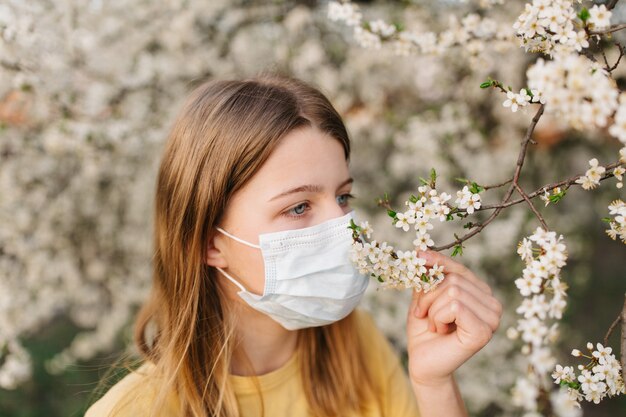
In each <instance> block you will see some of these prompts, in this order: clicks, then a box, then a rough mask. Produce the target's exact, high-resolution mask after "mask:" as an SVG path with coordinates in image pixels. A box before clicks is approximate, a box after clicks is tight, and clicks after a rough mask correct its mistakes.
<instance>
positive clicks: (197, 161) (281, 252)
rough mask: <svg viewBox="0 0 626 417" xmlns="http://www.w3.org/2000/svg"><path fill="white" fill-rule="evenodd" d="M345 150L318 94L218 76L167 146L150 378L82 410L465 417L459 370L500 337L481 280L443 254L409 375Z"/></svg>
mask: <svg viewBox="0 0 626 417" xmlns="http://www.w3.org/2000/svg"><path fill="white" fill-rule="evenodd" d="M349 156H350V141H349V138H348V133H347V132H346V128H345V126H344V124H343V122H342V120H341V117H340V116H339V114H338V113H337V112H336V110H335V109H334V108H333V106H332V105H331V103H330V102H329V101H328V99H327V98H326V97H325V96H324V95H323V94H322V93H321V92H320V91H319V90H317V89H316V88H314V87H313V86H311V85H309V84H306V83H304V82H302V81H300V80H297V79H293V78H290V77H288V76H284V75H279V74H272V73H265V74H262V75H259V76H256V77H253V78H250V79H246V80H212V81H208V82H205V83H203V84H201V85H200V86H198V87H197V88H196V89H195V90H194V91H193V92H192V93H191V94H190V96H189V98H188V100H187V101H186V103H185V104H184V106H183V108H182V111H181V112H180V114H179V116H178V118H177V119H176V121H175V123H174V125H173V127H172V129H171V132H170V134H169V137H168V139H167V143H166V147H165V150H164V155H163V158H162V161H161V165H160V170H159V173H158V179H157V186H156V199H155V219H154V220H155V222H154V226H155V230H154V232H155V240H154V257H153V264H154V276H153V288H152V293H151V296H150V298H149V300H148V301H147V302H146V304H145V305H144V306H143V308H142V310H141V311H140V313H139V315H138V318H137V322H136V328H135V342H136V346H137V347H138V349H139V351H140V353H141V356H142V365H141V366H140V367H139V369H136V370H135V371H134V372H131V373H130V374H128V375H127V376H125V377H124V378H123V379H122V380H121V381H119V382H118V383H117V384H115V385H114V386H113V387H112V388H110V389H109V390H108V392H107V393H106V394H105V395H104V396H103V397H102V398H101V399H100V400H98V401H97V402H96V403H94V404H93V405H92V406H91V407H90V408H89V410H88V411H87V414H86V416H87V417H104V416H108V415H112V416H135V417H137V416H198V417H205V416H229V417H230V416H242V417H248V416H262V415H264V416H267V417H292V416H318V417H331V416H342V417H344V416H346V417H350V416H367V417H374V416H389V417H409V416H411V417H413V416H415V417H416V416H423V417H427V416H448V417H454V416H466V415H467V412H466V410H465V408H464V405H463V401H462V399H461V395H460V393H459V390H458V387H457V385H456V382H455V380H454V376H453V372H454V370H455V369H457V368H458V367H459V366H460V365H461V364H462V363H463V362H465V361H466V360H467V359H468V358H470V357H471V356H472V355H473V354H474V353H476V352H477V351H478V350H480V349H481V348H482V347H483V346H484V345H485V344H486V343H487V342H488V341H489V340H490V338H491V336H492V334H493V332H494V331H495V330H496V329H497V328H498V326H499V321H500V316H501V312H502V307H501V304H500V303H499V302H498V300H496V299H495V298H494V297H493V295H492V292H491V290H490V288H489V286H488V285H487V284H485V283H484V282H483V281H482V280H481V279H479V278H478V277H477V276H476V275H475V274H474V273H472V271H470V270H468V269H467V268H466V267H464V266H463V265H461V264H460V263H458V262H456V261H454V260H452V259H451V258H450V257H448V256H445V255H443V254H440V253H437V252H434V251H428V252H427V254H423V255H424V256H425V257H427V259H428V263H427V265H433V264H435V263H437V264H439V265H444V269H445V272H446V279H445V280H444V281H443V282H442V283H441V284H440V286H439V287H438V288H436V289H435V290H434V291H431V292H429V293H427V294H416V293H415V292H414V294H413V300H412V303H411V306H410V308H409V314H408V316H407V323H406V331H407V341H408V354H409V362H408V378H407V375H406V373H405V371H404V368H403V367H402V365H401V363H400V360H399V358H398V356H397V354H396V353H395V352H394V350H393V349H392V347H391V345H390V344H389V342H388V341H387V340H386V339H385V337H384V335H383V334H382V333H381V331H380V330H379V329H377V328H376V326H375V324H374V321H373V320H372V318H371V317H370V316H369V314H368V313H366V312H365V310H362V309H360V308H356V306H357V304H358V302H359V300H360V299H361V297H362V295H363V292H364V291H365V289H366V287H367V285H368V282H369V278H368V277H366V276H364V275H360V274H359V273H358V271H357V270H356V269H355V267H354V266H353V265H352V264H351V262H350V260H349V257H348V251H349V249H350V245H351V241H352V238H351V231H350V230H349V229H348V227H347V226H348V224H349V220H350V219H352V218H354V211H353V210H352V209H351V208H350V205H349V199H350V198H351V197H352V195H351V194H350V192H351V188H352V181H353V179H352V178H351V177H350V173H349V169H348V163H349Z"/></svg>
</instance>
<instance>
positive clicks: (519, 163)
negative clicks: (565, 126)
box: [430, 104, 544, 251]
mask: <svg viewBox="0 0 626 417" xmlns="http://www.w3.org/2000/svg"><path fill="white" fill-rule="evenodd" d="M543 111H544V105H543V104H540V105H539V109H538V110H537V113H535V116H534V117H533V119H532V121H531V123H530V126H528V129H527V130H526V134H525V135H524V139H523V140H522V145H521V149H520V152H519V155H518V157H517V163H516V165H515V173H514V174H513V180H512V181H513V183H512V184H511V185H510V186H509V189H508V190H507V192H506V194H505V196H504V198H503V199H502V205H504V204H506V203H507V202H508V201H509V199H510V198H511V195H512V194H513V190H514V189H515V185H516V184H517V181H518V180H519V176H520V173H521V171H522V166H523V165H524V158H525V156H526V151H527V149H528V143H529V142H530V140H531V136H532V134H533V132H534V131H535V127H536V126H537V122H539V119H540V118H541V115H542V114H543ZM503 208H504V207H497V208H496V209H495V211H494V212H493V213H491V216H489V218H488V219H487V220H485V221H484V222H482V223H479V224H478V225H477V226H476V227H475V228H474V229H473V230H472V231H470V232H468V233H466V234H465V235H463V236H461V237H460V238H457V239H456V240H455V241H453V242H451V243H448V244H447V245H443V246H435V247H432V248H430V249H431V250H435V251H441V250H444V249H448V248H451V247H453V246H455V245H458V244H461V243H462V242H463V241H465V240H467V239H469V238H471V237H472V236H474V235H476V234H478V233H480V231H481V230H483V229H484V228H485V227H486V226H487V225H488V224H489V223H491V222H492V221H493V220H494V219H495V218H496V217H497V216H498V214H500V211H502V209H503Z"/></svg>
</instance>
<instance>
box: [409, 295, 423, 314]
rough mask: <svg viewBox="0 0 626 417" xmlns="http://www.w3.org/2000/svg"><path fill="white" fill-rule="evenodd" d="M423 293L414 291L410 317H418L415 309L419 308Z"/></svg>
mask: <svg viewBox="0 0 626 417" xmlns="http://www.w3.org/2000/svg"><path fill="white" fill-rule="evenodd" d="M421 296H422V293H421V292H418V291H417V290H416V289H415V288H414V289H413V291H412V295H411V304H410V305H409V311H408V314H409V315H411V314H412V315H414V316H417V315H416V314H415V308H416V307H417V306H418V304H419V301H420V299H421Z"/></svg>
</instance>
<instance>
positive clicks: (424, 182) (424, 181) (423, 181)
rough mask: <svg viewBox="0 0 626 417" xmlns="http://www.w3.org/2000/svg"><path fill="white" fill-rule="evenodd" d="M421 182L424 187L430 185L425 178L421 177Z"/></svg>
mask: <svg viewBox="0 0 626 417" xmlns="http://www.w3.org/2000/svg"><path fill="white" fill-rule="evenodd" d="M420 182H421V183H422V185H428V181H427V180H426V179H425V178H422V177H420Z"/></svg>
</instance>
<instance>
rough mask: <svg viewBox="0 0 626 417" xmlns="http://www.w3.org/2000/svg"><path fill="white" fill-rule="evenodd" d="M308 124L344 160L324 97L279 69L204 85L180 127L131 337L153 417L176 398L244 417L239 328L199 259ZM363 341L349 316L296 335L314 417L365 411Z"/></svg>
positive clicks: (168, 158)
mask: <svg viewBox="0 0 626 417" xmlns="http://www.w3.org/2000/svg"><path fill="white" fill-rule="evenodd" d="M303 126H315V127H317V128H319V129H320V130H321V131H323V132H325V133H327V134H329V135H330V136H332V137H333V138H335V139H337V140H338V141H339V142H341V144H342V145H343V149H344V153H345V158H346V160H347V161H348V160H349V157H350V141H349V138H348V133H347V131H346V128H345V126H344V124H343V121H342V120H341V117H340V116H339V114H338V113H337V111H336V110H335V109H334V108H333V106H332V105H331V103H330V102H329V100H328V99H327V98H326V97H325V96H324V95H323V94H322V93H321V92H320V91H319V90H318V89H317V88H315V87H313V86H312V85H310V84H307V83H305V82H303V81H301V80H298V79H295V78H292V77H289V76H287V75H283V74H280V73H277V72H264V73H261V74H258V75H257V76H255V77H252V78H248V79H244V80H219V79H214V80H210V81H205V82H203V83H201V84H200V85H199V86H197V87H196V88H195V89H194V90H193V91H192V92H191V94H190V95H189V97H188V99H187V101H186V102H185V103H184V105H183V108H182V111H181V112H180V113H179V115H178V117H177V119H176V120H175V122H174V124H173V127H172V129H171V131H170V133H169V136H168V138H167V142H166V145H165V149H164V154H163V157H162V160H161V165H160V168H159V172H158V179H157V184H156V196H155V218H154V226H155V227H154V257H153V286H152V291H151V294H150V296H149V299H148V301H147V302H146V303H145V304H144V305H143V307H142V308H141V310H140V312H139V314H138V316H137V319H136V323H135V332H134V339H135V343H136V346H137V347H138V349H139V352H140V353H141V356H142V359H143V360H144V361H145V360H147V361H150V362H152V363H153V364H154V365H155V367H154V370H155V371H154V374H153V375H154V376H155V377H154V378H152V381H151V382H152V383H153V384H155V386H156V391H155V392H156V397H155V400H154V401H155V403H154V404H153V405H154V407H153V411H155V410H158V409H160V408H161V406H162V405H163V404H162V403H163V402H164V401H165V399H166V398H167V397H168V396H169V395H171V394H172V393H175V396H176V397H177V399H178V403H179V405H180V407H181V412H182V415H185V416H188V415H192V416H198V417H206V416H220V417H236V416H239V415H240V413H239V411H238V409H237V401H236V397H235V394H234V391H233V389H232V387H231V386H230V384H229V380H228V375H229V364H230V361H231V358H232V354H233V346H234V343H235V341H234V337H233V334H234V332H233V330H234V325H233V323H231V322H230V321H229V320H228V317H229V314H227V310H226V309H227V308H229V306H228V305H227V303H226V302H225V300H226V298H225V296H224V294H223V293H222V292H221V290H220V286H219V285H217V276H216V270H215V268H213V267H211V266H208V265H207V264H206V263H204V262H203V259H204V255H205V250H206V248H207V242H208V241H209V239H210V238H211V237H212V235H213V233H214V232H215V231H214V228H215V226H217V225H218V224H219V221H220V218H221V216H222V215H223V213H224V210H225V209H226V206H227V204H228V202H229V199H230V198H231V197H232V196H233V194H234V193H235V192H236V191H237V190H239V189H240V188H241V187H242V186H243V185H244V184H245V183H246V182H247V181H248V180H249V179H250V178H251V177H252V176H253V175H254V174H255V173H256V172H257V170H258V169H259V168H260V167H261V165H262V164H263V163H264V161H266V160H267V158H268V157H269V155H270V154H271V152H272V150H273V149H274V148H275V146H276V145H277V144H278V143H279V141H280V140H281V138H283V137H284V136H285V135H286V134H288V133H289V132H290V131H292V130H294V129H297V128H300V127H303ZM151 326H153V328H154V329H156V330H155V331H154V337H149V334H150V328H151ZM358 336H359V335H358V333H357V325H356V323H355V316H354V312H353V313H351V314H350V315H348V316H347V317H346V318H344V319H342V320H340V321H338V322H335V323H333V324H330V325H327V326H321V327H313V328H307V329H302V330H299V331H298V342H297V348H296V349H297V352H298V354H299V361H300V364H299V365H300V369H301V375H302V384H303V388H304V392H305V395H306V398H307V400H308V404H309V406H310V411H311V413H312V414H313V415H315V416H320V417H331V416H341V415H347V414H349V413H352V412H354V413H357V414H363V412H364V410H365V408H366V407H367V406H368V404H371V403H372V400H373V399H374V398H376V392H377V388H376V386H377V382H376V381H374V378H373V377H372V375H370V372H369V371H368V369H369V368H368V363H366V360H365V353H364V351H363V346H362V344H361V343H360V341H359V337H358ZM157 375H159V376H161V377H159V378H157V377H156V376H157ZM261 401H262V399H261ZM261 404H262V402H261ZM151 415H154V414H151Z"/></svg>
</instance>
